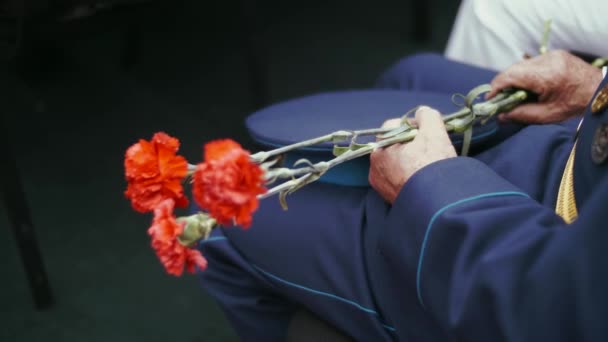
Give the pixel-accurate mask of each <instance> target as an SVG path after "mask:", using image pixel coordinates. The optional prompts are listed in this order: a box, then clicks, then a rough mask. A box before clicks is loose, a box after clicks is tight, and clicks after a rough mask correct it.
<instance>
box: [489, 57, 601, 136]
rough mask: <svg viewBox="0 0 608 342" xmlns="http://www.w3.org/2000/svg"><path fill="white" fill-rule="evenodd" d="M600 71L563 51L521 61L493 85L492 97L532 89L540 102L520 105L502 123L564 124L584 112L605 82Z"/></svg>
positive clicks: (493, 81) (499, 76)
mask: <svg viewBox="0 0 608 342" xmlns="http://www.w3.org/2000/svg"><path fill="white" fill-rule="evenodd" d="M602 78H603V77H602V72H601V70H600V69H598V68H596V67H594V66H592V65H590V64H588V63H586V62H585V61H583V60H582V59H580V58H578V57H576V56H574V55H571V54H569V53H568V52H566V51H563V50H555V51H550V52H547V53H546V54H543V55H540V56H537V57H534V58H530V59H525V60H522V61H521V62H519V63H516V64H514V65H512V66H511V67H509V68H508V69H507V70H505V71H503V72H501V73H500V74H498V75H497V76H496V77H495V78H494V79H493V80H492V82H491V85H492V91H491V92H489V93H488V96H487V97H488V98H491V97H493V96H494V95H496V94H497V93H498V92H499V91H501V90H503V89H505V88H519V89H525V90H529V91H531V92H533V93H535V94H537V95H538V102H536V103H529V104H524V105H520V106H517V107H516V108H514V109H513V110H512V111H511V112H509V113H503V114H501V115H500V116H499V119H501V120H510V121H518V122H522V123H526V124H548V123H556V122H561V121H564V120H566V119H569V118H572V117H574V116H577V115H579V114H581V113H582V111H583V110H584V108H585V107H586V106H587V104H588V103H589V101H590V100H591V97H592V96H593V93H594V91H595V89H597V87H598V85H599V84H600V82H601V81H602Z"/></svg>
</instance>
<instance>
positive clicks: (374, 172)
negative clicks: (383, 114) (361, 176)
mask: <svg viewBox="0 0 608 342" xmlns="http://www.w3.org/2000/svg"><path fill="white" fill-rule="evenodd" d="M415 121H416V123H417V124H418V134H417V135H416V138H414V140H412V141H411V142H409V143H406V144H395V145H391V146H388V147H386V148H382V149H378V150H376V151H374V152H373V153H372V154H371V155H370V162H371V163H370V171H369V182H370V184H371V185H372V187H373V188H374V189H376V191H378V193H380V195H381V196H382V197H383V198H384V199H385V200H386V201H387V202H389V203H391V204H392V203H393V202H394V201H395V199H396V198H397V195H398V194H399V191H400V190H401V188H402V187H403V185H404V184H405V183H406V182H407V181H408V179H410V177H412V175H414V174H415V173H416V172H418V170H420V169H422V168H423V167H425V166H427V165H429V164H431V163H434V162H436V161H440V160H443V159H448V158H453V157H456V156H457V154H456V150H455V149H454V146H453V145H452V142H451V141H450V138H449V137H448V134H447V132H446V130H445V125H444V123H443V120H442V119H441V115H440V114H439V112H437V111H436V110H434V109H431V108H429V107H420V109H418V110H417V111H416V120H415ZM397 126H399V119H393V120H388V121H386V122H385V123H384V125H383V127H397Z"/></svg>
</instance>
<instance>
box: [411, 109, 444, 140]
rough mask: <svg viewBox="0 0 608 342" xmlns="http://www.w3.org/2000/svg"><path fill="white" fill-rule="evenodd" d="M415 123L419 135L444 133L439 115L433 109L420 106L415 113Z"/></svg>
mask: <svg viewBox="0 0 608 342" xmlns="http://www.w3.org/2000/svg"><path fill="white" fill-rule="evenodd" d="M416 122H417V123H418V131H419V134H430V135H435V134H437V132H443V133H445V124H444V123H443V119H442V118H441V114H439V112H438V111H436V110H435V109H432V108H429V107H426V106H422V107H420V108H419V109H418V110H417V111H416Z"/></svg>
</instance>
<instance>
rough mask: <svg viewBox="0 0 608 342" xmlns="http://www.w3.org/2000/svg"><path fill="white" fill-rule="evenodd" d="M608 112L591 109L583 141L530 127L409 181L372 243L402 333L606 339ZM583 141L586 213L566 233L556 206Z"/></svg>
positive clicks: (376, 282)
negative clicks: (572, 158)
mask: <svg viewBox="0 0 608 342" xmlns="http://www.w3.org/2000/svg"><path fill="white" fill-rule="evenodd" d="M604 87H608V79H604V81H603V82H602V84H601V85H600V87H599V88H598V92H599V90H600V89H603V88H604ZM607 90H608V88H607V89H606V90H604V91H607ZM597 96H598V94H597V93H596V95H594V99H595V98H596V97H597ZM598 104H601V103H596V105H598ZM602 107H605V106H599V105H598V106H597V108H596V113H592V111H591V109H590V108H591V105H590V106H589V108H587V110H586V112H585V114H584V121H583V124H582V126H581V128H580V130H579V133H578V136H576V134H573V132H574V131H575V130H573V129H569V130H568V129H563V127H566V126H568V127H572V125H575V124H577V123H578V122H575V123H567V124H565V125H563V126H561V127H560V126H559V125H546V126H535V127H530V128H527V129H526V130H527V131H526V130H524V131H522V132H520V134H518V135H516V136H514V137H511V138H509V139H510V141H506V142H505V143H504V144H501V146H499V147H498V149H493V151H491V152H492V153H488V154H483V153H482V154H481V155H480V156H479V157H478V158H475V159H473V158H453V159H449V160H444V161H440V162H437V163H434V164H431V165H429V166H427V167H426V168H424V169H422V170H421V171H420V172H418V173H416V174H415V175H414V176H413V177H412V178H411V179H410V180H409V181H408V182H407V183H406V184H405V186H404V187H403V189H402V190H401V192H400V194H399V197H398V198H397V200H396V202H395V203H394V205H393V207H392V208H391V209H390V212H389V214H388V217H387V218H385V219H384V220H385V221H384V222H382V223H380V221H381V220H382V219H381V218H378V222H379V224H378V225H379V226H382V228H381V229H377V230H370V234H374V235H375V236H371V237H370V238H369V239H368V241H370V242H369V243H368V250H372V251H373V252H372V253H371V256H370V258H369V261H368V265H367V267H368V269H369V270H370V272H371V274H372V276H371V279H372V285H373V288H374V293H375V300H376V302H377V304H378V307H379V308H382V311H381V312H379V315H380V316H381V318H382V319H383V320H384V321H385V322H386V323H387V324H389V325H391V326H392V327H394V334H395V336H394V337H396V338H397V339H399V340H404V341H421V340H424V341H426V340H439V341H444V340H474V341H503V340H508V341H582V340H594V341H608V324H607V322H606V318H607V317H608V253H606V251H608V177H606V175H608V110H607V109H606V108H602ZM598 108H599V109H598ZM547 130H554V131H555V132H554V134H544V133H546V131H547ZM560 130H562V131H563V132H562V131H560ZM556 134H557V135H558V138H557V139H556V138H555V136H556ZM560 134H561V136H559V135H560ZM545 136H552V138H551V139H544V137H545ZM575 140H576V141H577V143H576V147H575V148H576V158H575V162H574V190H575V196H576V203H577V208H578V213H579V216H578V219H577V220H575V221H574V222H573V223H572V224H570V225H568V224H566V223H565V222H564V221H563V220H562V219H561V218H560V217H559V216H557V215H556V214H555V211H554V209H553V208H555V202H556V199H557V192H558V189H559V183H560V180H561V177H562V173H563V170H564V165H565V163H566V160H567V158H568V156H569V154H570V150H571V148H572V147H573V146H574V142H575ZM502 146H504V148H503V149H501V147H502ZM531 152H534V153H531ZM488 165H490V166H491V167H489V166H488ZM374 203H375V202H374V201H369V203H368V205H370V206H372V205H374ZM369 209H370V210H368V212H369V213H371V212H374V210H373V208H369ZM368 220H370V221H372V222H373V220H374V218H373V217H370V218H368ZM396 284H399V285H396Z"/></svg>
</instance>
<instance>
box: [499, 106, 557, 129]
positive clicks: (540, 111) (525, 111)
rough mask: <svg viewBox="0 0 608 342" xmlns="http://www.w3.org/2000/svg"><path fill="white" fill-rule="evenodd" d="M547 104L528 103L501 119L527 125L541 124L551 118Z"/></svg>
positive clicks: (502, 115)
mask: <svg viewBox="0 0 608 342" xmlns="http://www.w3.org/2000/svg"><path fill="white" fill-rule="evenodd" d="M549 114H550V113H548V108H547V105H546V104H540V103H528V104H524V105H519V106H517V107H515V108H514V109H513V110H512V111H510V112H509V113H504V114H501V117H500V119H502V120H509V121H517V122H521V123H527V124H541V123H545V122H546V121H547V118H548V117H549V116H550V115H549Z"/></svg>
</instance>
